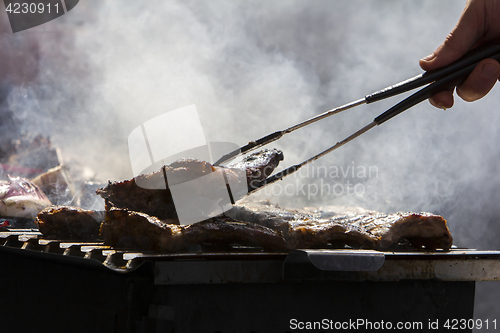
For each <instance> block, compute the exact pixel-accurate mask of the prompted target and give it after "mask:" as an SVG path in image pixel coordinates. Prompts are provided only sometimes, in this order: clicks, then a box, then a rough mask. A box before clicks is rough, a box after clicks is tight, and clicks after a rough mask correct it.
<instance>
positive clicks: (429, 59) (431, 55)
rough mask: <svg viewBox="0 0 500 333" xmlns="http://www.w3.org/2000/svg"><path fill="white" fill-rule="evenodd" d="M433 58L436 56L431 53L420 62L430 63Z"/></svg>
mask: <svg viewBox="0 0 500 333" xmlns="http://www.w3.org/2000/svg"><path fill="white" fill-rule="evenodd" d="M434 58H436V54H435V53H434V52H432V53H431V54H429V55H428V56H425V57H423V58H422V59H421V60H423V61H431V60H433V59H434Z"/></svg>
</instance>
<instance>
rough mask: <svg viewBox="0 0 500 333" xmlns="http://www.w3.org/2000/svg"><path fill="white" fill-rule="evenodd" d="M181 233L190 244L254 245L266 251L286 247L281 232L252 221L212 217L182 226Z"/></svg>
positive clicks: (283, 249) (279, 249) (282, 249)
mask: <svg viewBox="0 0 500 333" xmlns="http://www.w3.org/2000/svg"><path fill="white" fill-rule="evenodd" d="M182 233H183V235H184V237H185V240H186V242H187V243H190V244H204V243H208V244H214V245H219V244H220V245H240V246H255V247H261V248H263V249H265V250H268V251H285V250H286V249H287V244H286V241H285V238H284V237H283V236H282V235H281V233H279V232H276V231H274V230H272V229H269V228H266V227H263V226H261V225H258V224H254V223H242V222H234V221H227V220H222V219H220V218H212V219H210V220H207V221H203V222H199V223H195V224H191V225H189V226H186V227H183V230H182Z"/></svg>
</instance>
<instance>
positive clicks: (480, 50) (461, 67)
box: [214, 44, 500, 194]
mask: <svg viewBox="0 0 500 333" xmlns="http://www.w3.org/2000/svg"><path fill="white" fill-rule="evenodd" d="M487 58H492V59H496V60H498V61H500V45H498V44H485V45H482V46H480V47H477V48H474V49H473V50H471V51H470V52H468V53H467V54H466V55H464V56H463V57H462V58H460V59H459V60H457V61H456V62H454V63H452V64H450V65H448V66H446V67H443V68H440V69H437V70H434V71H429V72H425V73H423V74H420V75H417V76H415V77H412V78H410V79H408V80H405V81H402V82H400V83H397V84H395V85H393V86H390V87H387V88H385V89H382V90H379V91H377V92H374V93H372V94H369V95H366V96H365V97H364V98H362V99H359V100H356V101H353V102H351V103H348V104H345V105H342V106H339V107H336V108H334V109H331V110H328V111H326V112H324V113H321V114H319V115H317V116H315V117H312V118H310V119H308V120H305V121H303V122H301V123H299V124H296V125H294V126H291V127H289V128H287V129H284V130H282V131H277V132H274V133H271V134H268V135H266V136H264V137H262V138H260V139H258V140H255V141H250V142H249V143H248V144H246V145H244V146H243V147H241V148H239V149H236V150H234V151H232V152H230V153H228V154H226V155H224V156H222V157H221V158H220V159H219V160H218V161H216V162H215V164H214V165H220V164H222V163H226V162H228V161H230V160H232V159H233V158H235V157H236V156H239V155H242V154H246V153H248V152H250V151H252V150H254V149H257V148H259V147H262V146H264V145H267V144H268V143H271V142H274V141H276V140H278V139H280V138H281V137H283V136H284V135H285V134H287V133H291V132H293V131H295V130H298V129H299V128H302V127H304V126H307V125H310V124H312V123H315V122H317V121H319V120H322V119H324V118H326V117H329V116H332V115H334V114H337V113H340V112H342V111H345V110H348V109H351V108H353V107H356V106H358V105H362V104H370V103H374V102H377V101H380V100H383V99H386V98H388V97H392V96H396V95H399V94H402V93H405V92H407V91H410V90H413V89H415V88H418V87H421V86H424V85H426V84H428V85H427V86H426V87H425V88H423V89H421V90H419V91H417V92H416V93H414V94H413V95H411V96H409V97H408V98H406V99H404V100H402V101H401V102H399V103H398V104H396V105H394V106H393V107H391V108H390V109H388V110H387V111H385V112H384V113H382V114H381V115H379V116H378V117H376V118H375V119H374V120H373V121H372V122H371V123H370V124H368V125H366V126H365V127H363V128H361V129H360V130H358V131H357V132H355V133H353V134H351V135H350V136H348V137H347V138H345V139H344V140H342V141H339V142H337V143H336V144H335V145H333V146H332V147H330V148H328V149H326V150H324V151H322V152H321V153H319V154H317V155H315V156H313V157H311V158H309V159H307V160H305V161H303V162H301V163H299V164H296V165H292V166H291V167H288V168H287V169H284V170H283V171H280V172H278V173H276V174H274V175H272V176H270V177H268V178H266V179H264V180H262V181H261V182H259V183H258V184H256V186H255V187H254V188H253V189H252V190H251V191H250V192H249V194H250V193H252V192H255V191H257V190H259V189H261V188H263V187H265V186H267V185H270V184H272V183H274V182H276V181H278V180H281V179H282V178H283V177H285V176H288V175H290V174H292V173H294V172H296V171H297V170H299V169H300V168H301V167H302V166H304V165H306V164H308V163H311V162H313V161H316V160H317V159H319V158H320V157H322V156H324V155H326V154H328V153H331V152H332V151H334V150H335V149H337V148H340V147H342V146H343V145H345V144H346V143H348V142H350V141H352V140H354V139H355V138H357V137H358V136H360V135H361V134H363V133H366V132H367V131H368V130H370V129H372V128H373V127H375V126H377V125H380V124H382V123H384V122H386V121H387V120H389V119H391V118H392V117H394V116H396V115H398V114H400V113H401V112H403V111H405V110H408V109H409V108H411V107H412V106H415V105H417V104H418V103H420V102H422V101H424V100H426V99H428V98H430V97H432V96H433V95H435V94H436V93H438V92H441V91H445V90H449V89H452V88H454V87H456V86H458V85H460V84H461V83H462V82H464V81H465V79H466V78H467V77H468V75H469V74H470V73H471V72H472V70H473V69H474V68H475V67H476V65H477V64H478V63H479V62H480V61H481V60H483V59H487Z"/></svg>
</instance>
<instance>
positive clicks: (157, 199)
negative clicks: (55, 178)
mask: <svg viewBox="0 0 500 333" xmlns="http://www.w3.org/2000/svg"><path fill="white" fill-rule="evenodd" d="M281 160H283V153H282V152H281V151H279V150H276V149H272V150H267V149H266V150H263V151H259V152H256V153H254V154H252V155H249V156H248V157H247V158H245V159H244V160H243V161H242V162H239V163H237V164H234V165H230V166H228V167H214V166H212V165H211V164H210V163H208V162H203V161H198V160H193V159H183V160H178V161H176V162H174V163H172V164H170V165H167V166H164V167H163V168H162V169H161V170H159V171H156V172H153V173H149V174H145V175H140V176H138V177H136V178H134V179H130V180H124V181H118V182H109V184H108V185H107V186H106V187H104V188H101V189H98V190H97V191H96V193H97V194H98V195H100V196H101V197H103V198H104V199H105V203H106V209H111V208H112V207H115V208H126V209H130V210H132V211H137V212H143V213H146V214H148V215H151V216H155V217H157V218H159V219H176V218H177V213H176V210H175V206H174V202H173V199H172V193H171V191H170V188H169V186H173V185H177V184H180V183H184V182H188V181H190V180H194V179H200V180H201V182H197V183H196V186H195V187H193V188H192V193H194V194H197V195H201V196H203V195H214V193H213V191H214V189H216V190H219V191H221V195H222V194H225V195H227V188H226V187H218V186H210V184H208V183H207V184H205V185H206V186H204V185H203V184H204V183H203V182H210V181H212V180H213V179H214V178H212V177H203V176H207V175H210V174H212V173H224V179H225V180H226V182H227V183H229V184H236V183H240V182H242V181H243V182H245V181H246V183H247V185H248V187H249V190H250V189H251V186H252V184H254V183H255V182H256V181H257V182H258V181H261V180H264V179H265V178H266V177H267V176H268V175H270V174H271V173H272V171H273V170H274V169H275V168H276V166H277V165H278V163H279V162H280V161H281ZM202 177H203V178H202ZM200 184H201V185H200ZM204 191H209V192H210V193H204Z"/></svg>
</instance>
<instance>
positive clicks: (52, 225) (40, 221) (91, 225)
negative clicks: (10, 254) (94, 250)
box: [35, 206, 104, 241]
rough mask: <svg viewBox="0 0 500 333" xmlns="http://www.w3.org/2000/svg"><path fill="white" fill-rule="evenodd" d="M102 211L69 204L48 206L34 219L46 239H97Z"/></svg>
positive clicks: (102, 215)
mask: <svg viewBox="0 0 500 333" xmlns="http://www.w3.org/2000/svg"><path fill="white" fill-rule="evenodd" d="M103 219H104V212H96V211H92V210H86V209H81V208H78V207H71V206H50V207H47V208H45V209H43V210H42V211H41V212H40V213H39V214H38V215H37V216H36V219H35V223H36V224H37V225H38V228H39V229H40V232H41V233H42V234H43V236H44V237H45V238H48V239H64V240H78V241H95V240H99V239H100V237H99V228H100V226H101V221H102V220H103Z"/></svg>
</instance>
